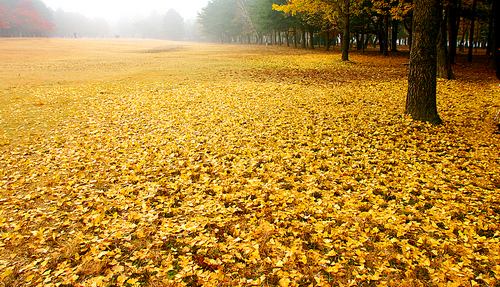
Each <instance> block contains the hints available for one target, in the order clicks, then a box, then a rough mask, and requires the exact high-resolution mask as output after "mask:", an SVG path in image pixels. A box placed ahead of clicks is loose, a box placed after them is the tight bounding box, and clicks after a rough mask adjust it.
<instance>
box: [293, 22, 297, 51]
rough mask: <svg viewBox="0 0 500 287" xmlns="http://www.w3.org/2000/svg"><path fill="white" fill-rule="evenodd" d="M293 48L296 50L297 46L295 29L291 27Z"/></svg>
mask: <svg viewBox="0 0 500 287" xmlns="http://www.w3.org/2000/svg"><path fill="white" fill-rule="evenodd" d="M293 46H294V47H295V48H297V46H298V41H297V28H295V27H293Z"/></svg>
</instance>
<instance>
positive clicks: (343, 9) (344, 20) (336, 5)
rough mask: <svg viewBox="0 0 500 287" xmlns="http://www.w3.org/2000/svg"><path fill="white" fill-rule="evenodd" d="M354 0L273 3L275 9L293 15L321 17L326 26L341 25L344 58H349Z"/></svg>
mask: <svg viewBox="0 0 500 287" xmlns="http://www.w3.org/2000/svg"><path fill="white" fill-rule="evenodd" d="M353 1H354V0H294V1H291V0H288V1H287V2H286V3H285V4H283V5H273V9H275V10H278V11H282V12H285V13H288V14H291V15H296V14H300V13H301V14H305V15H307V16H306V17H304V18H305V19H307V18H308V17H320V18H321V19H322V21H323V22H325V23H329V25H326V26H330V27H331V26H334V27H337V26H341V27H343V29H342V31H343V33H342V43H343V44H342V60H343V61H347V60H349V47H350V41H351V37H350V14H351V6H352V3H351V2H353Z"/></svg>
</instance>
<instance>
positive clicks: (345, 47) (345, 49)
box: [342, 0, 351, 61]
mask: <svg viewBox="0 0 500 287" xmlns="http://www.w3.org/2000/svg"><path fill="white" fill-rule="evenodd" d="M350 5H351V1H350V0H344V9H345V11H344V33H343V34H342V61H349V46H350V42H351V41H350V38H351V37H350V35H349V34H350V33H349V32H350V30H351V28H350V25H349V21H350V17H349V16H350V15H349V13H350V12H349V8H350Z"/></svg>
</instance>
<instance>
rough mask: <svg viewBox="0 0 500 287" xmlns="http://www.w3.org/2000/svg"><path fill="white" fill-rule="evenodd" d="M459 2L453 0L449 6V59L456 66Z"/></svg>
mask: <svg viewBox="0 0 500 287" xmlns="http://www.w3.org/2000/svg"><path fill="white" fill-rule="evenodd" d="M457 12H458V0H451V1H450V4H449V5H448V11H447V13H448V38H449V39H450V47H449V54H448V57H449V58H450V59H449V61H450V64H455V60H456V58H457V38H458V26H459V23H460V22H459V21H460V17H457Z"/></svg>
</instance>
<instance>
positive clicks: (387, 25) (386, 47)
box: [382, 14, 389, 56]
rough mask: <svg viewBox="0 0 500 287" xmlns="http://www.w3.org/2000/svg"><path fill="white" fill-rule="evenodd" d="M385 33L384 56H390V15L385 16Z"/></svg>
mask: <svg viewBox="0 0 500 287" xmlns="http://www.w3.org/2000/svg"><path fill="white" fill-rule="evenodd" d="M382 32H383V33H384V37H383V39H384V47H383V49H382V54H384V56H388V55H389V14H387V15H385V16H384V28H383V31H382Z"/></svg>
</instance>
